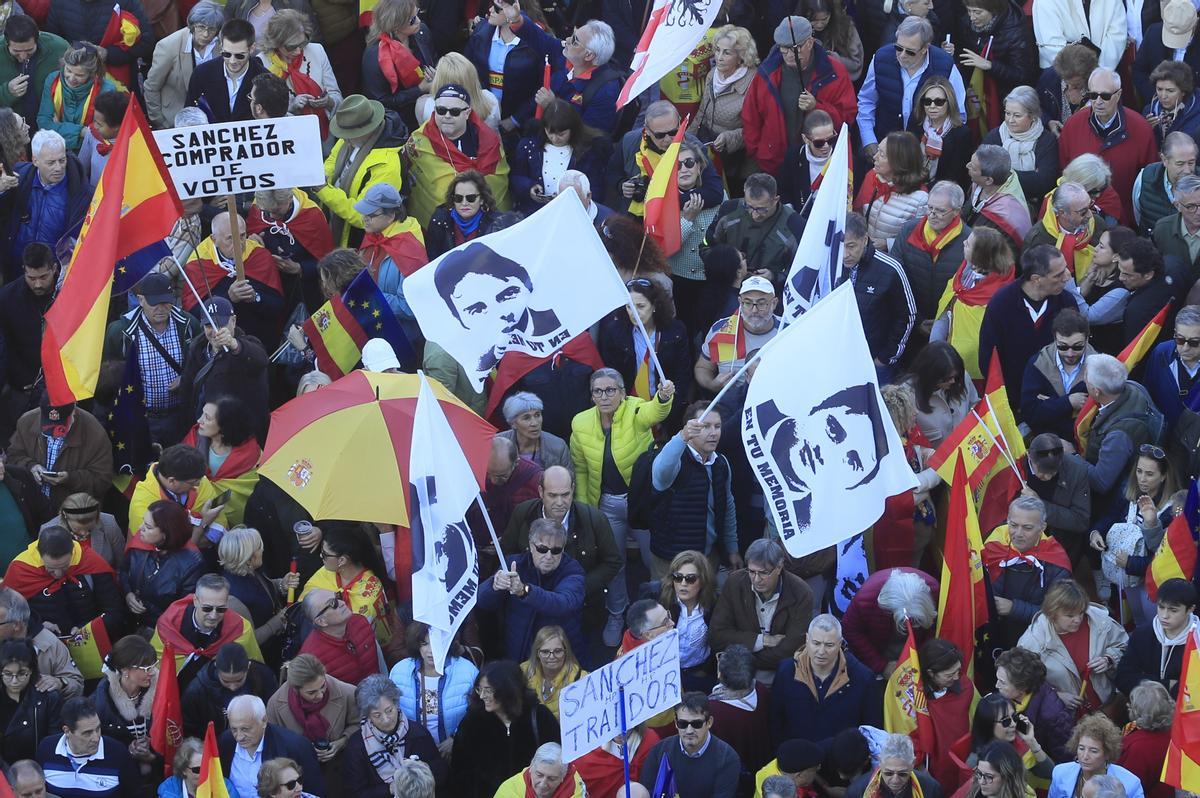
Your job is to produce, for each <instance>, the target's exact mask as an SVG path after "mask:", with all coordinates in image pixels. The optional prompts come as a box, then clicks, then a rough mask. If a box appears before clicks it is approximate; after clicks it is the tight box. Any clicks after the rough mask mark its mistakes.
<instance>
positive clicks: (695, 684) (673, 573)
mask: <svg viewBox="0 0 1200 798" xmlns="http://www.w3.org/2000/svg"><path fill="white" fill-rule="evenodd" d="M658 603H659V604H661V605H663V606H664V607H666V608H667V612H668V613H669V614H670V616H671V620H672V621H674V622H675V628H676V629H678V630H679V667H680V673H681V674H682V678H683V689H684V690H704V691H708V690H711V689H712V687H713V684H714V683H715V682H716V673H715V670H716V669H715V667H714V666H715V664H716V663H715V660H714V657H713V655H714V654H715V653H716V652H714V651H713V650H712V649H711V648H709V645H708V621H709V619H710V618H711V617H712V611H713V607H715V606H716V604H717V580H716V576H715V575H714V573H713V567H712V563H711V562H709V559H708V558H707V557H705V556H704V555H703V554H701V553H700V552H698V551H681V552H679V553H678V554H676V555H675V556H674V557H673V558H672V559H671V564H670V566H669V567H668V568H667V576H666V578H665V579H663V580H662V588H661V590H660V591H659V595H658Z"/></svg>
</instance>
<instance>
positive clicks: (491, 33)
mask: <svg viewBox="0 0 1200 798" xmlns="http://www.w3.org/2000/svg"><path fill="white" fill-rule="evenodd" d="M494 22H495V23H499V24H500V25H504V24H506V23H507V25H508V29H509V30H510V31H512V32H513V33H514V34H516V37H517V40H516V43H515V44H513V45H512V46H506V47H505V48H504V56H503V59H504V68H503V69H502V70H500V72H499V74H497V73H496V72H493V71H492V69H491V67H490V65H489V59H490V57H491V52H492V40H493V38H494V37H495V36H496V35H497V34H496V31H497V29H498V26H497V25H494V24H492V23H494ZM452 49H457V47H454V48H452ZM442 52H447V50H443V51H442ZM462 53H463V55H465V56H466V57H467V59H468V60H469V61H470V62H471V63H472V64H474V65H475V69H476V71H478V72H479V81H480V83H482V84H483V85H485V86H491V87H492V89H493V90H494V91H495V90H498V91H499V93H500V129H501V132H502V133H503V134H505V135H506V136H507V135H509V134H513V135H518V134H519V131H520V130H521V128H523V127H524V126H525V123H526V122H528V121H529V120H531V119H533V118H534V113H535V109H536V108H537V104H536V103H535V102H534V100H533V96H534V94H536V93H537V90H538V88H539V87H541V85H542V84H541V79H542V67H543V65H544V64H545V61H546V59H549V60H550V66H551V68H552V69H562V59H563V53H562V46H561V44H559V41H558V39H556V38H555V37H554V34H552V33H549V32H547V31H544V30H542V29H541V28H540V27H538V26H537V25H536V24H534V22H533V21H532V20H530V18H529V17H528V16H527V15H526V14H524V13H523V12H522V11H521V9H520V7H519V6H518V5H517V4H516V3H513V4H511V5H507V4H504V3H498V4H496V5H494V6H492V8H491V9H490V11H489V12H488V13H487V14H486V16H485V18H484V21H483V22H480V23H479V24H478V25H476V26H475V30H473V31H472V32H471V38H469V39H467V43H466V46H465V47H464V48H463V51H462ZM623 63H628V62H623ZM497 77H498V78H499V80H500V81H501V83H500V85H499V86H495V85H494V84H493V83H492V81H494V80H496V78H497ZM513 141H514V143H515V141H516V139H515V138H514V139H513Z"/></svg>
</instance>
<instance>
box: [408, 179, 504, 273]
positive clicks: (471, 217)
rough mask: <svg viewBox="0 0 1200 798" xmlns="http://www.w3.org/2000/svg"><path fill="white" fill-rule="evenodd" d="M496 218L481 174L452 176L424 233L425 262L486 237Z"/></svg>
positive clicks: (491, 200) (493, 201)
mask: <svg viewBox="0 0 1200 798" xmlns="http://www.w3.org/2000/svg"><path fill="white" fill-rule="evenodd" d="M499 218H500V213H499V212H498V211H497V210H496V200H495V198H494V197H493V196H492V189H491V187H490V186H489V185H488V183H487V180H486V179H484V177H483V175H482V174H480V173H479V172H477V171H475V170H474V169H470V170H467V171H466V172H462V173H460V174H458V175H456V176H455V177H454V179H453V180H451V181H450V185H449V187H448V188H447V189H446V197H445V201H444V202H443V204H441V205H439V206H438V208H437V210H435V211H434V212H433V217H432V218H431V219H430V220H429V226H428V228H427V229H426V231H425V251H426V252H427V253H428V254H429V260H431V261H432V260H434V259H436V258H439V257H441V256H442V255H444V254H445V253H447V252H449V251H450V250H452V249H454V248H455V247H457V246H458V245H459V244H464V243H466V242H467V241H471V240H472V239H475V238H479V237H480V236H484V235H487V234H488V233H490V232H492V229H493V228H494V227H495V225H496V223H497V220H498V219H499Z"/></svg>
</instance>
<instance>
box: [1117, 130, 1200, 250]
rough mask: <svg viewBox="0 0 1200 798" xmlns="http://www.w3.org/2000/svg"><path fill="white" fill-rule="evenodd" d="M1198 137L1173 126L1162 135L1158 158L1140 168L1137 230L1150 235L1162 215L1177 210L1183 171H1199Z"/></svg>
mask: <svg viewBox="0 0 1200 798" xmlns="http://www.w3.org/2000/svg"><path fill="white" fill-rule="evenodd" d="M1198 154H1200V148H1198V147H1197V146H1196V140H1195V139H1193V138H1192V137H1191V136H1190V135H1188V134H1187V133H1184V132H1183V131H1182V130H1174V131H1172V132H1170V133H1168V134H1167V135H1166V138H1164V139H1163V143H1162V147H1160V148H1159V160H1158V161H1157V162H1156V163H1152V164H1148V165H1147V166H1145V167H1144V168H1143V169H1142V171H1140V172H1138V176H1137V179H1136V180H1134V181H1133V196H1132V197H1131V201H1132V204H1133V217H1134V219H1135V220H1136V221H1137V224H1138V227H1137V229H1138V232H1139V233H1141V234H1142V235H1147V234H1149V233H1151V232H1152V231H1153V230H1154V227H1155V225H1157V224H1158V222H1159V220H1160V219H1164V218H1166V217H1167V216H1170V215H1172V214H1173V213H1175V185H1176V183H1178V182H1179V178H1181V177H1183V176H1184V175H1195V174H1196V157H1197V155H1198Z"/></svg>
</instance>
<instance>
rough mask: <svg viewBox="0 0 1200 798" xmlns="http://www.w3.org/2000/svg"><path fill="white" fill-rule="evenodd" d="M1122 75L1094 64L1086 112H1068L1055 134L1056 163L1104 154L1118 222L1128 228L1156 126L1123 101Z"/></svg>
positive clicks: (1154, 156) (1153, 152)
mask: <svg viewBox="0 0 1200 798" xmlns="http://www.w3.org/2000/svg"><path fill="white" fill-rule="evenodd" d="M1121 95H1122V89H1121V78H1120V76H1119V75H1117V73H1116V72H1113V71H1112V70H1111V69H1105V68H1103V67H1098V68H1097V69H1095V70H1093V71H1092V74H1091V76H1090V77H1089V78H1088V86H1087V93H1086V94H1084V98H1085V99H1087V100H1091V106H1090V108H1089V109H1088V111H1087V113H1080V114H1072V115H1071V118H1070V119H1068V120H1067V121H1066V122H1065V123H1064V124H1063V128H1062V132H1061V133H1060V134H1059V136H1058V164H1059V166H1060V167H1065V166H1066V165H1067V164H1069V163H1070V162H1071V161H1072V160H1074V159H1075V157H1076V156H1079V155H1082V154H1083V153H1087V152H1090V153H1095V154H1098V155H1102V156H1103V157H1104V160H1105V161H1107V162H1108V164H1109V165H1110V166H1111V167H1112V170H1113V176H1112V187H1113V190H1114V191H1116V192H1117V196H1118V197H1119V198H1120V199H1121V214H1120V217H1119V219H1120V222H1121V224H1124V225H1127V226H1132V225H1133V223H1134V221H1133V200H1132V196H1133V181H1134V180H1135V179H1137V175H1138V172H1139V171H1140V170H1141V168H1142V167H1143V166H1145V165H1146V164H1148V163H1153V162H1154V161H1156V160H1158V142H1157V140H1156V139H1155V138H1154V130H1153V129H1152V128H1151V127H1150V123H1148V122H1147V121H1146V120H1145V119H1144V118H1143V117H1142V115H1141V114H1139V113H1136V112H1134V111H1131V110H1130V109H1127V108H1125V107H1124V106H1123V105H1122V103H1121V99H1122V96H1121Z"/></svg>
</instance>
